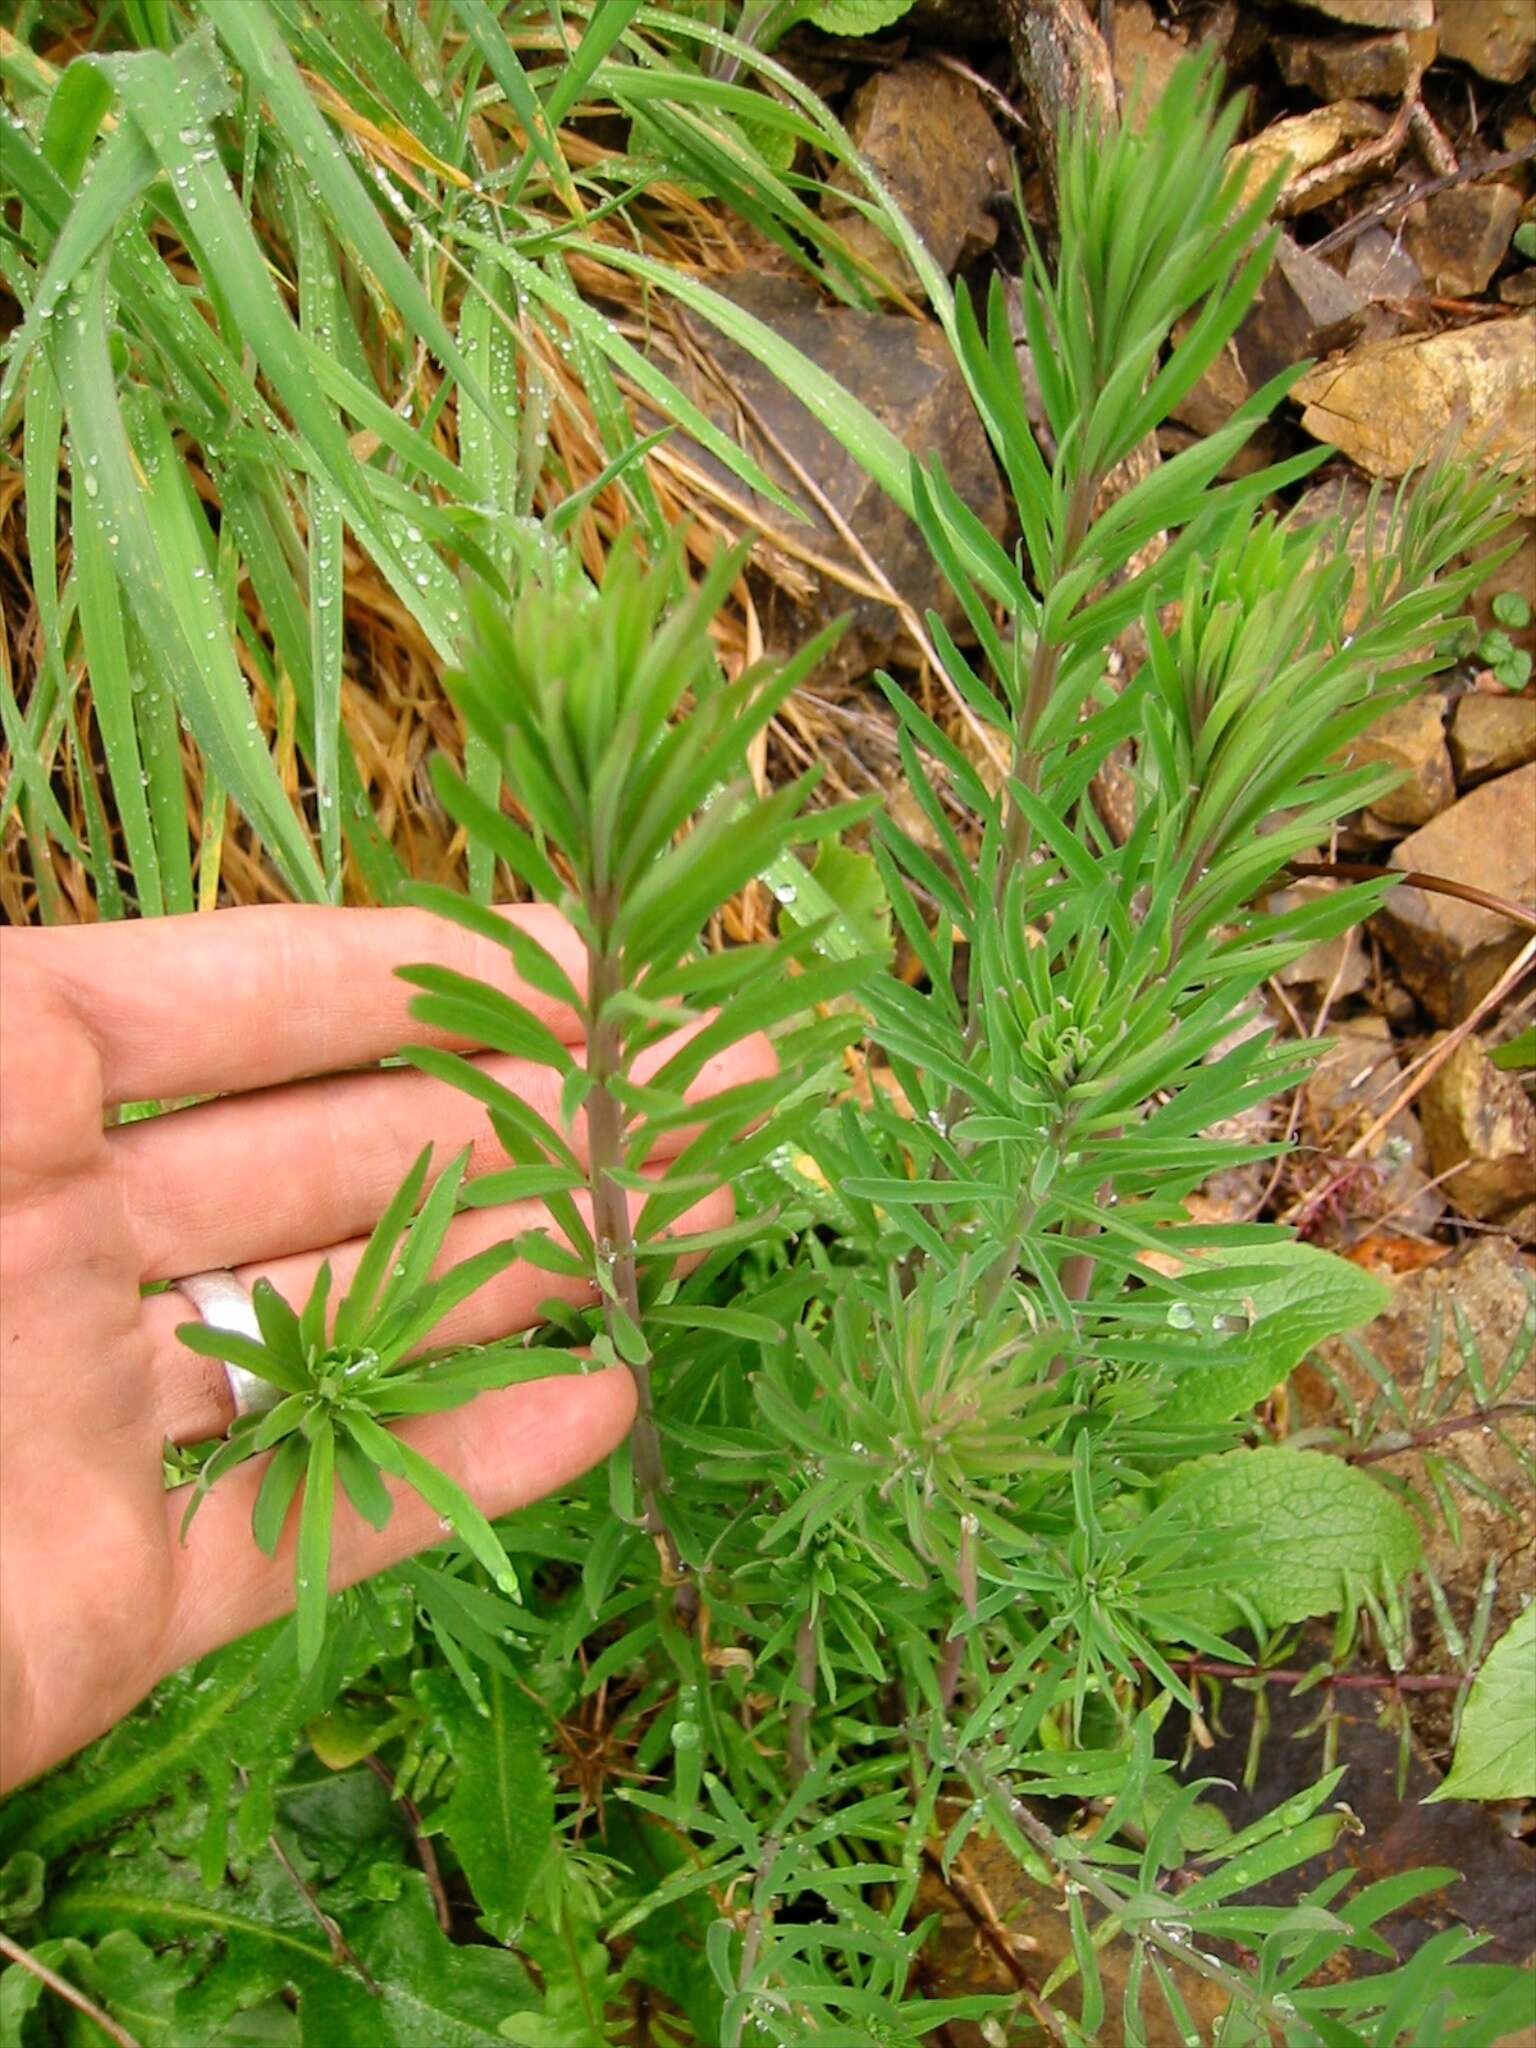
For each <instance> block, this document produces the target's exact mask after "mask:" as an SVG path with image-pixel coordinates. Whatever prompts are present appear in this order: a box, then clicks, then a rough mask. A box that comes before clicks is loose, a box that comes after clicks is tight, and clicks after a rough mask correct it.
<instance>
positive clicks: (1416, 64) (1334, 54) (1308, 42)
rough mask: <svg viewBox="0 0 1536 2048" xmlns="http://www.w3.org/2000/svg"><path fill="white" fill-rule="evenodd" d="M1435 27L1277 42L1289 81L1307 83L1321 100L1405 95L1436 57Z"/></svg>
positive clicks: (1387, 97) (1285, 74)
mask: <svg viewBox="0 0 1536 2048" xmlns="http://www.w3.org/2000/svg"><path fill="white" fill-rule="evenodd" d="M1435 40H1436V39H1435V32H1434V30H1433V29H1432V28H1431V29H1412V30H1403V31H1399V33H1398V34H1396V35H1390V36H1362V37H1360V38H1358V39H1356V38H1348V39H1340V40H1335V39H1334V38H1333V37H1331V36H1282V37H1281V39H1280V40H1279V42H1277V43H1276V45H1275V55H1276V56H1277V57H1278V58H1279V60H1280V72H1281V76H1282V77H1283V78H1284V80H1285V82H1286V84H1287V85H1302V86H1305V87H1306V88H1307V90H1308V91H1309V92H1312V93H1315V94H1316V95H1317V97H1318V98H1319V99H1320V100H1400V99H1401V98H1402V96H1403V94H1404V93H1405V92H1406V91H1407V89H1408V86H1409V84H1410V82H1411V81H1412V80H1413V79H1414V78H1415V77H1416V76H1417V75H1418V74H1419V73H1420V72H1421V71H1423V70H1424V69H1425V68H1426V67H1427V66H1428V65H1429V64H1431V63H1432V62H1433V61H1434V55H1435Z"/></svg>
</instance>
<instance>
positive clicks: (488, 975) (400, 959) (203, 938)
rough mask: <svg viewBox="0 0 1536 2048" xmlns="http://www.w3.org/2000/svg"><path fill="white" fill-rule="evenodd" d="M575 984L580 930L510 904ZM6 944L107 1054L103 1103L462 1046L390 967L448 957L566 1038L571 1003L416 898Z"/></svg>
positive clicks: (552, 915)
mask: <svg viewBox="0 0 1536 2048" xmlns="http://www.w3.org/2000/svg"><path fill="white" fill-rule="evenodd" d="M502 914H503V915H504V916H507V917H515V918H516V919H517V920H518V922H519V923H520V924H521V925H522V927H523V929H524V930H525V931H527V932H528V933H529V935H530V936H531V937H533V938H535V939H537V940H538V942H539V943H540V944H541V945H542V946H543V947H544V948H545V950H546V951H547V952H549V953H551V954H553V956H554V957H555V959H556V960H557V961H558V962H559V963H560V965H561V966H562V967H563V968H564V969H565V972H566V974H567V975H568V976H569V977H570V979H571V981H572V982H573V983H574V984H575V986H576V987H577V988H581V987H582V986H583V984H584V982H585V979H586V963H585V958H584V954H583V949H582V946H581V942H580V940H579V939H578V938H577V936H576V934H575V932H573V931H572V929H571V927H570V926H569V925H568V924H567V923H566V921H565V919H564V918H562V917H561V916H560V914H559V913H558V911H555V910H551V909H549V908H548V907H547V906H545V905H543V904H520V905H509V906H507V907H506V909H505V910H504V911H503V912H502ZM5 948H6V950H7V951H11V950H12V949H14V953H15V954H16V955H20V954H22V953H26V954H27V955H28V957H30V958H31V959H32V961H33V964H34V965H38V964H40V965H41V966H42V967H43V968H44V970H45V971H46V972H47V973H48V974H49V975H50V976H51V977H52V979H53V981H54V984H55V986H56V987H57V989H58V991H59V994H60V995H61V997H62V998H63V1000H64V1001H65V1003H66V1004H67V1005H68V1006H69V1007H70V1008H71V1009H72V1010H73V1011H74V1012H75V1014H76V1015H77V1016H78V1018H79V1020H80V1023H81V1025H82V1026H83V1027H84V1029H85V1030H86V1031H87V1032H88V1033H89V1034H90V1036H91V1038H92V1039H93V1041H94V1042H95V1045H96V1048H97V1050H98V1052H99V1053H100V1055H101V1063H102V1073H103V1081H104V1088H103V1093H104V1097H105V1100H106V1101H107V1102H108V1103H112V1104H116V1103H120V1102H136V1101H140V1100H143V1099H145V1098H163V1097H168V1096H179V1095H222V1094H227V1093H234V1092H236V1091H242V1090H246V1089H252V1088H267V1087H271V1086H273V1085H275V1084H276V1083H278V1082H282V1081H297V1080H302V1079H304V1078H305V1077H306V1076H309V1075H313V1074H330V1073H335V1072H338V1071H340V1070H342V1069H344V1068H348V1067H361V1066H372V1065H373V1064H375V1063H376V1062H377V1061H379V1060H381V1059H386V1058H388V1057H389V1056H390V1055H391V1054H392V1053H397V1052H398V1051H399V1050H400V1048H401V1046H403V1045H407V1044H411V1043H417V1044H423V1043H426V1044H435V1045H462V1044H463V1043H464V1041H463V1040H456V1039H451V1038H449V1037H447V1036H446V1035H445V1034H444V1033H442V1032H436V1031H431V1030H429V1029H428V1028H427V1027H426V1026H425V1025H422V1024H419V1023H417V1022H416V1020H415V1019H414V1018H413V1017H412V1016H411V1014H410V1002H411V997H412V994H413V993H414V991H413V990H412V989H411V988H410V987H409V986H408V985H407V984H406V983H405V982H403V981H401V980H400V978H399V976H398V975H397V973H396V972H395V970H396V968H398V967H401V966H404V965H407V964H410V963H413V962H430V963H431V964H432V965H433V966H439V967H450V968H453V969H454V970H455V971H456V972H457V973H459V974H467V975H470V976H472V977H473V978H474V979H475V980H477V981H485V982H489V983H491V984H492V985H493V986H494V987H496V988H500V989H505V990H506V992H507V993H508V994H509V995H512V996H514V997H516V999H517V1000H518V1001H519V1002H520V1003H522V1004H523V1005H524V1006H525V1007H526V1008H527V1009H529V1010H531V1011H532V1012H533V1013H534V1015H535V1016H537V1017H539V1018H541V1019H542V1021H543V1022H544V1023H546V1024H548V1025H549V1027H550V1028H551V1030H553V1031H555V1032H557V1033H558V1034H559V1036H560V1037H561V1038H562V1039H564V1040H565V1041H566V1042H567V1043H568V1044H574V1043H576V1042H577V1040H578V1039H579V1037H580V1035H581V1033H580V1026H579V1024H578V1022H577V1019H576V1017H575V1015H574V1014H573V1013H572V1012H571V1011H570V1010H569V1009H568V1008H565V1007H563V1006H562V1005H560V1004H558V1003H556V1002H554V1001H552V1000H551V999H550V998H549V997H548V996H546V995H543V994H541V993H539V991H537V990H536V989H532V988H529V987H528V986H527V984H526V983H524V982H522V981H521V980H520V979H519V978H518V976H517V974H516V972H515V970H514V968H513V965H512V960H511V956H510V955H509V954H508V953H507V952H506V951H505V950H504V948H502V947H500V946H498V945H496V944H495V942H494V941H493V940H491V939H489V938H482V937H480V936H478V935H477V934H476V933H474V932H468V931H465V930H464V929H463V928H462V927H461V926H459V925H456V924H452V923H450V922H449V921H448V920H447V919H446V918H440V917H434V916H433V915H432V913H431V912H430V911H425V910H339V909H332V908H329V907H327V906H324V905H318V904H252V905H249V906H246V907H244V908H241V909H237V910H216V911H213V912H212V913H207V914H196V915H191V916H183V917H164V918H151V919H145V920H143V921H141V922H135V923H127V924H96V925H78V926H73V927H69V928H62V927H58V926H54V927H51V928H49V929H48V930H45V931H31V930H29V931H12V932H10V933H8V934H7V935H6V938H5Z"/></svg>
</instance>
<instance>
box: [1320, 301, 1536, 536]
mask: <svg viewBox="0 0 1536 2048" xmlns="http://www.w3.org/2000/svg"><path fill="white" fill-rule="evenodd" d="M1294 396H1295V397H1296V398H1298V399H1299V400H1300V401H1301V403H1302V404H1303V405H1304V406H1305V408H1306V410H1305V412H1304V413H1303V414H1302V421H1301V423H1302V425H1303V426H1304V427H1305V428H1306V430H1307V432H1308V433H1309V434H1311V435H1313V436H1314V437H1315V438H1316V439H1317V440H1319V441H1332V442H1334V443H1335V444H1336V445H1337V446H1338V447H1340V448H1342V449H1343V451H1344V453H1345V454H1346V455H1349V456H1352V457H1353V459H1354V460H1355V461H1356V462H1358V463H1359V464H1360V466H1361V468H1362V469H1364V470H1367V471H1368V472H1369V473H1370V474H1371V475H1372V476H1402V475H1404V474H1405V473H1406V472H1407V471H1408V470H1409V469H1411V468H1412V467H1413V466H1414V464H1415V463H1417V462H1420V461H1422V460H1423V458H1424V457H1425V456H1426V455H1428V454H1430V453H1431V452H1432V451H1433V450H1434V449H1435V448H1436V447H1438V446H1440V445H1441V444H1442V443H1443V442H1444V441H1445V440H1446V439H1447V437H1448V435H1449V434H1450V433H1451V432H1452V430H1454V431H1455V432H1456V434H1457V437H1458V438H1459V439H1461V440H1462V441H1463V442H1464V443H1465V444H1466V445H1467V446H1469V447H1473V448H1476V449H1477V450H1478V452H1479V453H1480V454H1481V455H1482V456H1483V458H1484V459H1485V460H1487V461H1488V462H1490V463H1493V464H1495V465H1496V466H1497V467H1499V468H1501V469H1503V470H1505V471H1508V472H1513V473H1518V474H1520V475H1521V477H1522V478H1528V477H1530V476H1531V474H1532V473H1533V471H1536V404H1533V403H1532V399H1533V396H1536V314H1517V315H1515V316H1513V317H1512V318H1510V319H1501V320H1489V321H1486V322H1484V323H1483V324H1482V325H1481V326H1477V327H1462V328H1452V329H1447V330H1446V332H1444V333H1443V334H1430V335H1414V336H1405V337H1403V338H1402V339H1401V340H1395V341H1385V342H1372V343H1368V344H1366V345H1364V346H1362V347H1360V348H1357V349H1354V350H1352V351H1351V353H1350V354H1348V355H1346V356H1344V357H1342V358H1340V359H1339V360H1337V361H1334V362H1330V363H1322V364H1319V365H1318V367H1317V368H1316V369H1315V370H1309V371H1308V372H1307V374H1306V376H1304V377H1303V378H1302V379H1301V380H1300V382H1299V383H1298V384H1297V386H1296V388H1295V392H1294ZM1525 495H1526V501H1527V502H1525V503H1523V504H1522V507H1521V509H1522V510H1526V511H1536V486H1531V487H1528V488H1527V490H1526V494H1525Z"/></svg>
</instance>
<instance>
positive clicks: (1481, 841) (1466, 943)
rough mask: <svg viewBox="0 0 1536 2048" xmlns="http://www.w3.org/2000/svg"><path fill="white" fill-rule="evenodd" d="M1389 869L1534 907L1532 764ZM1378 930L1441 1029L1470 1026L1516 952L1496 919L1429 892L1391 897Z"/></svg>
mask: <svg viewBox="0 0 1536 2048" xmlns="http://www.w3.org/2000/svg"><path fill="white" fill-rule="evenodd" d="M1391 864H1392V866H1393V867H1396V868H1403V869H1414V870H1417V871H1418V872H1419V873H1420V874H1425V875H1437V876H1440V877H1442V878H1443V879H1445V880H1446V881H1452V882H1466V883H1468V884H1470V885H1471V886H1472V887H1474V888H1478V889H1483V890H1486V891H1487V893H1488V894H1489V895H1492V896H1498V897H1501V898H1502V899H1503V900H1504V901H1505V902H1507V903H1518V904H1529V903H1531V901H1532V900H1533V899H1536V764H1532V765H1531V766H1530V767H1526V768H1517V769H1516V770H1515V771H1514V773H1513V774H1510V775H1502V776H1500V777H1499V778H1498V780H1497V781H1493V782H1484V783H1482V784H1480V785H1479V786H1478V787H1477V788H1476V789H1474V790H1473V791H1471V793H1470V794H1469V795H1467V796H1464V797H1462V799H1461V800H1460V802H1459V803H1454V804H1452V805H1451V807H1450V809H1449V810H1447V811H1442V812H1441V813H1440V815H1439V817H1438V818H1435V819H1433V820H1432V821H1431V822H1430V823H1429V824H1428V825H1426V826H1424V827H1423V829H1422V830H1421V831H1418V832H1415V833H1414V834H1413V835H1412V836H1411V837H1410V838H1407V839H1405V840H1403V841H1402V842H1401V844H1400V845H1398V846H1397V847H1396V848H1394V850H1393V852H1392V855H1391ZM1371 922H1372V926H1373V928H1374V929H1375V930H1376V931H1378V932H1379V933H1380V935H1381V939H1382V941H1383V943H1384V944H1385V946H1386V947H1387V950H1388V951H1389V952H1390V953H1391V955H1392V957H1393V959H1394V960H1395V961H1396V962H1397V968H1398V972H1399V973H1400V974H1401V976H1402V978H1403V980H1404V981H1405V982H1406V983H1407V984H1408V986H1409V987H1410V988H1411V989H1412V990H1413V992H1414V994H1415V995H1416V996H1417V997H1418V999H1419V1001H1420V1002H1421V1003H1422V1004H1423V1005H1424V1008H1425V1009H1426V1010H1427V1011H1428V1012H1429V1014H1430V1015H1431V1016H1432V1017H1433V1018H1434V1019H1435V1020H1436V1022H1437V1023H1440V1024H1459V1023H1460V1022H1461V1020H1462V1018H1463V1017H1466V1016H1469V1015H1470V1014H1471V1012H1472V1010H1473V1009H1474V1008H1475V1007H1476V1006H1477V1004H1478V1002H1479V1001H1480V1000H1481V998H1482V997H1483V996H1485V995H1486V994H1487V993H1488V991H1489V989H1490V988H1492V987H1493V984H1494V983H1495V982H1496V981H1497V980H1498V978H1499V976H1500V975H1501V974H1502V973H1503V972H1504V970H1505V968H1506V967H1508V965H1509V963H1510V962H1511V961H1512V960H1513V959H1514V957H1515V955H1516V953H1518V952H1519V950H1520V947H1521V945H1522V943H1523V940H1524V935H1523V934H1522V932H1521V930H1520V928H1519V927H1518V926H1516V925H1514V924H1512V923H1511V922H1510V920H1509V919H1508V918H1507V917H1503V916H1501V915H1500V914H1499V912H1498V911H1496V910H1489V909H1486V908H1485V907H1484V906H1483V905H1482V904H1480V903H1465V902H1463V901H1461V899H1460V898H1458V897H1455V896H1441V895H1436V894H1432V893H1431V892H1430V891H1428V890H1424V889H1410V888H1400V889H1394V890H1393V892H1392V894H1391V895H1390V896H1389V897H1388V899H1387V901H1386V903H1385V905H1384V906H1383V907H1382V909H1381V911H1380V912H1379V913H1378V914H1377V916H1376V917H1375V918H1373V919H1372V921H1371Z"/></svg>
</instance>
